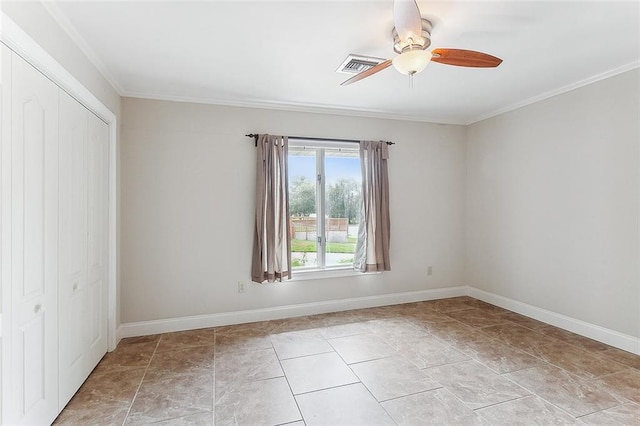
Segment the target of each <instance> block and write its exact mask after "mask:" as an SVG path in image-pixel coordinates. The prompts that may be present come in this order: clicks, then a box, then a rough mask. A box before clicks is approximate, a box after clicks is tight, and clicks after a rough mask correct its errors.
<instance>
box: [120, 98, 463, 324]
mask: <svg viewBox="0 0 640 426" xmlns="http://www.w3.org/2000/svg"><path fill="white" fill-rule="evenodd" d="M122 112H123V125H122V141H123V146H122V182H123V192H122V218H123V222H122V279H123V293H122V321H123V322H125V323H126V322H134V321H143V320H153V319H160V318H172V317H181V316H189V315H198V314H210V313H220V312H232V311H237V310H243V309H253V308H264V307H274V306H283V305H291V304H298V303H306V302H318V301H326V300H334V299H341V298H349V297H358V296H369V295H381V294H389V293H400V292H407V291H413V290H421V289H429V288H442V287H452V286H459V285H464V273H463V256H464V202H465V201H464V185H465V129H464V127H461V126H452V125H436V124H426V123H416V122H405V121H394V120H381V119H369V118H356V117H343V116H336V115H324V114H311V113H295V112H284V111H274V110H260V109H249V108H234V107H220V106H211V105H200V104H190V103H177V102H162V101H150V100H141V99H132V98H123V101H122ZM250 132H269V133H274V134H290V135H303V136H323V137H340V138H367V139H386V140H393V141H394V142H396V143H397V144H396V145H394V146H393V147H391V150H390V155H391V159H390V160H389V169H390V170H389V173H390V190H391V221H392V238H391V246H392V255H391V261H392V269H393V270H392V271H391V272H388V273H384V274H381V275H368V276H358V277H349V278H334V279H323V280H310V281H297V282H289V283H283V284H272V285H257V284H253V283H252V284H248V285H247V292H246V293H244V294H239V293H238V291H237V282H238V281H241V280H242V281H247V282H249V281H250V265H251V250H252V244H253V227H252V224H253V218H254V203H253V194H254V187H255V155H256V154H255V148H254V144H253V141H252V140H251V139H249V138H246V137H245V136H244V135H245V134H246V133H250ZM429 265H431V266H433V275H432V276H430V277H428V276H427V266H429Z"/></svg>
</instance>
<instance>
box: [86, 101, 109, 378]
mask: <svg viewBox="0 0 640 426" xmlns="http://www.w3.org/2000/svg"><path fill="white" fill-rule="evenodd" d="M87 117H88V121H87V126H88V140H87V151H88V155H87V159H88V170H87V184H88V192H87V196H88V209H87V225H88V232H87V238H88V241H87V246H88V250H87V257H88V259H87V260H88V280H87V287H88V295H89V316H88V318H87V325H88V330H87V331H88V334H89V347H88V350H89V352H88V362H89V369H88V372H90V371H91V370H92V369H93V368H94V367H95V366H96V364H98V362H99V361H100V359H102V357H103V356H104V354H105V353H106V352H107V261H108V242H109V240H108V232H109V220H108V219H109V218H108V213H109V126H107V124H106V123H104V122H103V121H102V120H100V119H99V118H98V117H96V116H95V115H93V114H92V113H91V112H88V111H87Z"/></svg>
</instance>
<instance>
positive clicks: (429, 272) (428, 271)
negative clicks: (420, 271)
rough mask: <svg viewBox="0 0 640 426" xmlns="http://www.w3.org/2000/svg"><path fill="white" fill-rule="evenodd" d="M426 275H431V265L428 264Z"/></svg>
mask: <svg viewBox="0 0 640 426" xmlns="http://www.w3.org/2000/svg"><path fill="white" fill-rule="evenodd" d="M427 275H433V267H432V266H429V267H428V268H427Z"/></svg>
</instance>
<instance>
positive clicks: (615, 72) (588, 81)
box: [464, 60, 640, 126]
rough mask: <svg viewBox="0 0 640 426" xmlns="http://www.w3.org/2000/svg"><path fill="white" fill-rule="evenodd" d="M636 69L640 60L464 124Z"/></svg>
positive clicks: (483, 115) (639, 65) (639, 64)
mask: <svg viewBox="0 0 640 426" xmlns="http://www.w3.org/2000/svg"><path fill="white" fill-rule="evenodd" d="M636 68H640V60H636V61H633V62H631V63H629V64H626V65H622V66H620V67H617V68H614V69H612V70H609V71H605V72H603V73H601V74H596V75H594V76H592V77H588V78H585V79H584V80H580V81H577V82H575V83H571V84H567V85H566V86H562V87H560V88H558V89H554V90H550V91H548V92H545V93H542V94H540V95H537V96H534V97H532V98H529V99H525V100H523V101H520V102H516V103H514V104H511V105H509V106H506V107H503V108H499V109H497V110H495V111H492V112H490V113H487V114H482V115H479V116H477V117H474V118H472V119H470V120H468V121H465V122H464V124H466V125H467V126H468V125H470V124H473V123H477V122H479V121H482V120H486V119H487V118H491V117H495V116H498V115H500V114H504V113H506V112H509V111H513V110H516V109H518V108H522V107H524V106H527V105H531V104H534V103H536V102H540V101H543V100H545V99H549V98H552V97H554V96H557V95H561V94H563V93H567V92H570V91H572V90H575V89H578V88H580V87H583V86H587V85H589V84H591V83H595V82H597V81H600V80H605V79H607V78H610V77H614V76H616V75H618V74H622V73H624V72H627V71H631V70H633V69H636Z"/></svg>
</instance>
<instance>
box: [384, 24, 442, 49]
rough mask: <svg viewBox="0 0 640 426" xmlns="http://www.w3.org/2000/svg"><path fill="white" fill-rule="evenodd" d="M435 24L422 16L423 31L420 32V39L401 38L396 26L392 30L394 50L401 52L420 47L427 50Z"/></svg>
mask: <svg viewBox="0 0 640 426" xmlns="http://www.w3.org/2000/svg"><path fill="white" fill-rule="evenodd" d="M432 28H433V25H432V24H431V21H429V20H427V19H424V18H422V33H421V34H420V38H419V39H418V40H411V42H410V41H409V40H400V36H399V35H398V32H397V31H396V28H395V27H393V30H391V35H392V36H393V50H394V51H395V52H396V53H397V54H400V53H402V52H405V51H407V50H414V49H420V50H425V49H426V48H428V47H429V46H431V29H432Z"/></svg>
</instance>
